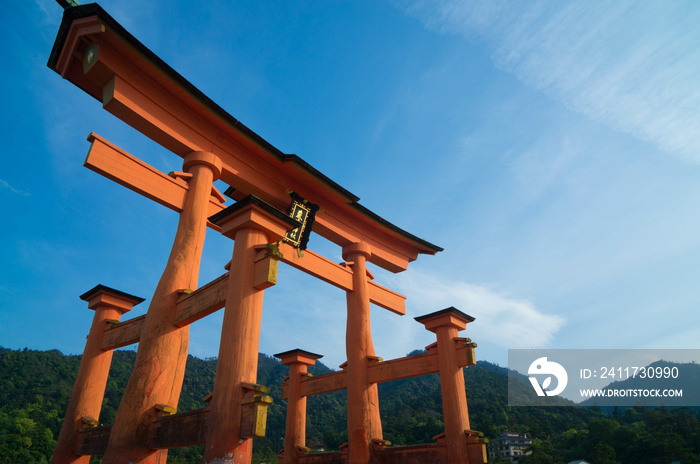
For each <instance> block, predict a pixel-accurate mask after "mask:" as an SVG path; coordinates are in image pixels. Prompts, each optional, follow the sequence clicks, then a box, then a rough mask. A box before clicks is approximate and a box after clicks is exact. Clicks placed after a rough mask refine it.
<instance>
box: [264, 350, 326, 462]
mask: <svg viewBox="0 0 700 464" xmlns="http://www.w3.org/2000/svg"><path fill="white" fill-rule="evenodd" d="M275 357H276V358H279V359H280V361H281V362H282V364H284V365H285V366H289V377H288V380H287V423H286V429H285V434H284V464H297V463H298V462H299V455H298V453H299V448H305V447H306V396H302V394H301V381H302V380H303V379H304V378H305V377H306V376H307V368H308V366H313V365H314V364H316V360H317V359H320V358H322V357H323V356H321V355H319V354H314V353H309V352H308V351H304V350H300V349H298V348H297V349H296V350H292V351H285V352H284V353H278V354H276V355H275Z"/></svg>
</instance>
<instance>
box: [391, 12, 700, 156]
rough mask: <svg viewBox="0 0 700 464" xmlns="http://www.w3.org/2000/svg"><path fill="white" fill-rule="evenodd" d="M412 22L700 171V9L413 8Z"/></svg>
mask: <svg viewBox="0 0 700 464" xmlns="http://www.w3.org/2000/svg"><path fill="white" fill-rule="evenodd" d="M401 7H402V8H403V9H404V11H406V12H407V13H408V14H411V15H413V16H415V17H417V18H419V19H420V20H421V21H422V22H423V23H424V24H425V26H426V27H427V28H429V29H431V30H435V31H438V32H440V33H451V34H460V35H462V36H464V37H466V38H467V39H469V40H472V41H478V42H482V43H484V44H485V45H486V47H487V49H488V51H489V53H490V54H491V57H492V59H493V61H494V63H495V64H496V66H498V67H499V68H501V69H503V70H505V71H507V72H510V73H513V74H514V75H516V76H517V77H518V79H519V80H520V81H521V82H523V83H525V84H526V85H528V86H530V87H533V88H535V89H537V90H539V91H542V92H544V93H545V94H547V95H549V96H550V97H551V98H554V99H556V100H558V101H560V102H562V103H563V104H564V105H565V106H567V107H568V108H570V109H572V110H574V111H577V112H580V113H583V114H586V115H588V116H589V117H590V118H592V119H593V120H596V121H599V122H601V123H603V124H606V125H608V126H609V127H612V128H613V129H615V130H620V131H623V132H626V133H629V134H632V135H633V136H635V137H637V138H639V139H640V140H643V141H646V142H651V143H653V144H655V145H656V146H657V147H658V148H660V149H661V150H663V151H664V152H666V153H668V154H671V155H673V156H675V157H678V158H680V159H683V160H685V161H688V162H691V163H700V131H698V130H697V128H698V127H699V126H700V111H698V108H700V85H698V83H699V78H698V76H700V47H698V44H699V43H700V28H697V27H696V26H697V24H698V22H700V4H698V3H697V2H683V1H680V2H670V3H669V2H634V1H631V0H627V1H618V2H589V1H579V2H557V1H554V0H541V1H533V2H521V3H516V2H506V1H492V0H469V1H466V0H448V1H437V0H414V1H412V2H410V3H408V4H401Z"/></svg>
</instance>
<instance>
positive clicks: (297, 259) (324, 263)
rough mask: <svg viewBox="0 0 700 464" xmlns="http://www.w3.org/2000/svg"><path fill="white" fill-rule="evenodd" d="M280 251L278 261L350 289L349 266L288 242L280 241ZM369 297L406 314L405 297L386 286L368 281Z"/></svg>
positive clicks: (390, 308)
mask: <svg viewBox="0 0 700 464" xmlns="http://www.w3.org/2000/svg"><path fill="white" fill-rule="evenodd" d="M279 250H280V252H282V257H280V261H282V262H283V263H286V264H289V265H290V266H292V267H294V268H296V269H299V270H300V271H304V272H306V273H307V274H309V275H311V276H313V277H316V278H318V279H321V280H323V281H324V282H327V283H329V284H331V285H333V286H335V287H338V288H340V289H342V290H345V291H352V270H350V268H349V267H345V266H342V265H340V264H337V263H334V262H333V261H331V260H330V259H328V258H325V257H323V256H321V255H319V254H318V253H314V252H313V251H311V250H308V249H307V250H304V252H303V253H302V255H301V256H300V255H299V252H298V250H297V249H296V248H294V247H293V246H291V245H289V244H288V243H280V244H279ZM369 299H370V301H371V302H372V303H374V304H376V305H377V306H379V307H382V308H384V309H388V310H389V311H392V312H394V313H396V314H400V315H402V316H403V315H404V314H406V297H405V296H404V295H401V294H400V293H396V292H394V291H392V290H389V289H388V288H385V287H382V286H381V285H379V284H377V283H375V282H372V281H369Z"/></svg>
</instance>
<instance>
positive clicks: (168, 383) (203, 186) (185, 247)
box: [102, 152, 221, 464]
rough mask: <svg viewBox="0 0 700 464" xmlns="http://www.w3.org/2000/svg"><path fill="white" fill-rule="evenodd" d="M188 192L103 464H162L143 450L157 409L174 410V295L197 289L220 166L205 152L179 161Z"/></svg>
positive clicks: (183, 338) (178, 381)
mask: <svg viewBox="0 0 700 464" xmlns="http://www.w3.org/2000/svg"><path fill="white" fill-rule="evenodd" d="M183 170H184V171H185V172H186V173H188V174H190V175H191V176H187V177H188V181H187V183H188V187H189V189H188V192H187V197H186V199H185V204H184V207H183V209H182V212H181V213H180V219H179V222H178V226H177V232H176V234H175V240H174V242H173V246H172V250H171V252H170V256H169V258H168V262H167V264H166V266H165V270H164V271H163V275H162V276H161V278H160V281H159V282H158V286H157V287H156V290H155V292H154V294H153V299H152V300H151V305H150V307H149V308H148V313H147V314H146V318H145V320H144V323H143V327H142V329H141V338H140V340H139V348H138V353H137V354H136V362H135V364H134V370H133V371H132V373H131V377H129V382H128V383H127V386H126V390H125V391H124V396H123V397H122V401H121V403H120V404H119V409H118V410H117V415H116V417H115V419H114V424H113V425H112V431H111V433H110V437H109V444H108V446H107V450H106V451H105V454H104V458H103V460H102V462H103V463H104V464H116V463H118V464H131V463H163V462H165V460H166V458H167V453H168V451H167V450H152V449H150V447H149V441H150V430H151V425H152V423H153V419H154V418H155V417H156V414H157V410H156V405H157V404H164V405H167V406H171V407H173V408H176V407H177V403H178V400H179V398H180V390H181V389H182V380H183V378H184V374H185V363H186V361H187V349H188V345H189V326H185V327H177V326H175V317H176V309H177V307H176V305H177V300H178V296H179V295H178V290H182V289H195V288H197V280H198V277H199V262H200V258H201V254H202V247H203V245H204V237H205V234H206V225H207V213H208V207H209V198H210V196H211V193H212V182H213V181H214V180H215V179H216V178H218V177H219V175H220V174H221V161H220V160H219V158H217V157H216V156H215V155H213V154H211V153H208V152H192V153H190V154H188V155H187V156H185V159H184V163H183Z"/></svg>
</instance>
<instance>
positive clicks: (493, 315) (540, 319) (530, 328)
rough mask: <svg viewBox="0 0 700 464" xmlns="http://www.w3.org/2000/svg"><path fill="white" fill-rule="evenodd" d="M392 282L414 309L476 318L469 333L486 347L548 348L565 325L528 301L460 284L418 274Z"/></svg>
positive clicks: (416, 272)
mask: <svg viewBox="0 0 700 464" xmlns="http://www.w3.org/2000/svg"><path fill="white" fill-rule="evenodd" d="M391 280H394V282H392V285H391V288H394V289H396V290H398V291H400V292H403V293H404V294H405V295H406V296H407V297H408V299H407V304H408V305H410V306H411V307H412V308H415V307H422V308H431V309H432V310H437V309H442V308H447V307H450V306H454V307H455V308H457V309H459V310H461V311H463V312H465V313H467V314H469V315H471V316H473V317H475V318H476V321H475V324H477V326H476V327H474V329H472V330H471V332H470V333H471V334H478V340H477V341H478V342H483V343H485V344H486V343H488V344H491V345H497V346H500V347H503V348H532V347H546V346H548V345H549V344H550V343H551V341H552V340H553V338H554V336H555V335H556V333H557V332H558V331H559V329H560V328H561V327H562V326H563V325H564V322H565V321H564V318H563V317H561V316H559V315H552V314H544V313H542V312H541V311H540V310H538V309H537V308H536V307H535V306H534V305H533V304H532V303H531V302H529V301H527V300H523V299H516V298H512V297H510V296H507V295H502V294H499V293H497V292H495V291H493V290H491V289H488V288H486V287H483V286H479V285H473V284H469V283H467V282H462V281H459V280H451V279H444V278H439V277H435V276H432V275H426V274H424V273H421V272H419V271H415V270H414V271H412V272H410V273H406V274H405V275H398V276H395V277H394V278H392V279H391ZM423 313H425V312H423ZM423 313H421V314H423ZM470 336H471V335H470Z"/></svg>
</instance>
